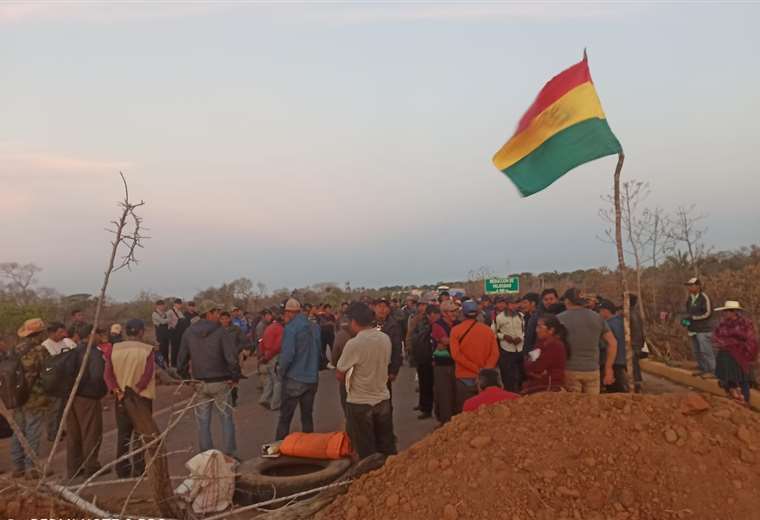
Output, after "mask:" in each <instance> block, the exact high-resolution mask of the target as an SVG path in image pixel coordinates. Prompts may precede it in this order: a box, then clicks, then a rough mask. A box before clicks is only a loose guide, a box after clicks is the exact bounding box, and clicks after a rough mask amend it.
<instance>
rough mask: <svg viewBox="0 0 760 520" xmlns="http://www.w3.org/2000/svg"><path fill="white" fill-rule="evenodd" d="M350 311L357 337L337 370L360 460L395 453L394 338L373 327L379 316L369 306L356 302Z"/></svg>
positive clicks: (350, 428) (351, 435)
mask: <svg viewBox="0 0 760 520" xmlns="http://www.w3.org/2000/svg"><path fill="white" fill-rule="evenodd" d="M347 314H348V316H349V317H350V318H351V331H352V332H353V333H354V334H355V336H354V337H353V338H351V339H350V340H348V342H347V343H346V345H345V347H343V353H342V354H341V356H340V359H339V360H338V365H337V367H336V373H335V374H336V377H337V378H338V380H339V381H344V382H345V385H346V391H347V393H348V396H347V397H346V430H347V432H348V436H349V437H350V439H351V445H352V446H353V447H354V450H355V451H356V454H357V455H358V457H359V458H360V459H364V458H366V457H369V456H370V455H372V454H373V453H380V454H383V455H386V456H388V455H394V454H396V436H395V434H394V432H393V409H392V407H391V393H390V390H389V388H388V378H389V376H390V371H389V365H390V362H391V350H392V348H393V347H392V345H391V339H390V337H389V336H388V335H387V334H385V333H384V332H382V331H380V330H377V328H375V327H374V326H373V321H374V318H375V316H374V314H373V312H372V309H370V308H369V307H368V306H367V305H365V304H363V303H354V304H352V305H350V306H349V308H348V311H347Z"/></svg>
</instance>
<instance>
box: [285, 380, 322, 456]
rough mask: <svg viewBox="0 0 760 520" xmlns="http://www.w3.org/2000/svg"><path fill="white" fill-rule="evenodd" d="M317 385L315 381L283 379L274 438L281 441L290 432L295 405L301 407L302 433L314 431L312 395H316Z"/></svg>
mask: <svg viewBox="0 0 760 520" xmlns="http://www.w3.org/2000/svg"><path fill="white" fill-rule="evenodd" d="M317 386H318V384H317V383H301V382H300V381H296V380H294V379H289V378H284V379H283V381H282V404H281V405H280V419H279V421H277V434H276V436H275V440H278V441H281V440H282V439H284V438H285V437H287V436H288V433H290V422H291V421H292V420H293V415H294V414H295V413H296V407H297V406H300V407H301V429H302V430H303V431H304V433H312V432H313V431H314V418H313V412H314V397H316V395H317Z"/></svg>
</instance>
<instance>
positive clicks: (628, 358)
mask: <svg viewBox="0 0 760 520" xmlns="http://www.w3.org/2000/svg"><path fill="white" fill-rule="evenodd" d="M624 160H625V155H624V154H623V153H622V152H621V153H620V154H619V155H618V162H617V167H616V168H615V184H614V192H615V245H616V246H617V255H618V272H619V273H620V286H621V289H622V292H623V324H624V328H625V343H626V347H628V348H626V351H625V363H626V367H627V371H628V375H627V377H628V382H629V384H628V390H629V391H630V392H633V391H634V385H633V383H632V381H633V349H632V348H630V345H631V302H630V301H629V299H628V294H629V291H628V279H627V277H626V275H625V256H623V226H622V215H623V212H622V209H621V203H620V173H621V171H622V170H623V161H624Z"/></svg>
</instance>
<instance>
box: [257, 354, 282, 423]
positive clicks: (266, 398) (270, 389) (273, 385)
mask: <svg viewBox="0 0 760 520" xmlns="http://www.w3.org/2000/svg"><path fill="white" fill-rule="evenodd" d="M279 358H280V356H279V355H278V356H275V357H273V358H272V359H270V360H269V361H268V362H267V363H266V370H267V376H268V377H267V378H266V379H265V380H264V390H262V392H261V397H260V398H259V403H261V404H268V405H269V409H270V410H279V409H280V404H281V403H280V401H281V399H282V381H280V376H278V375H277V360H278V359H279Z"/></svg>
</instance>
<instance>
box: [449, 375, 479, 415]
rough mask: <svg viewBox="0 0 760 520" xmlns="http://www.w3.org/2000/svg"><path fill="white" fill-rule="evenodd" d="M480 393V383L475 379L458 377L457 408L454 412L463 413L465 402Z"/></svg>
mask: <svg viewBox="0 0 760 520" xmlns="http://www.w3.org/2000/svg"><path fill="white" fill-rule="evenodd" d="M476 395H478V384H477V382H476V381H475V380H474V379H469V380H464V379H457V395H456V409H455V410H454V414H460V413H462V409H463V408H464V402H465V401H467V399H470V398H471V397H475V396H476Z"/></svg>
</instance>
